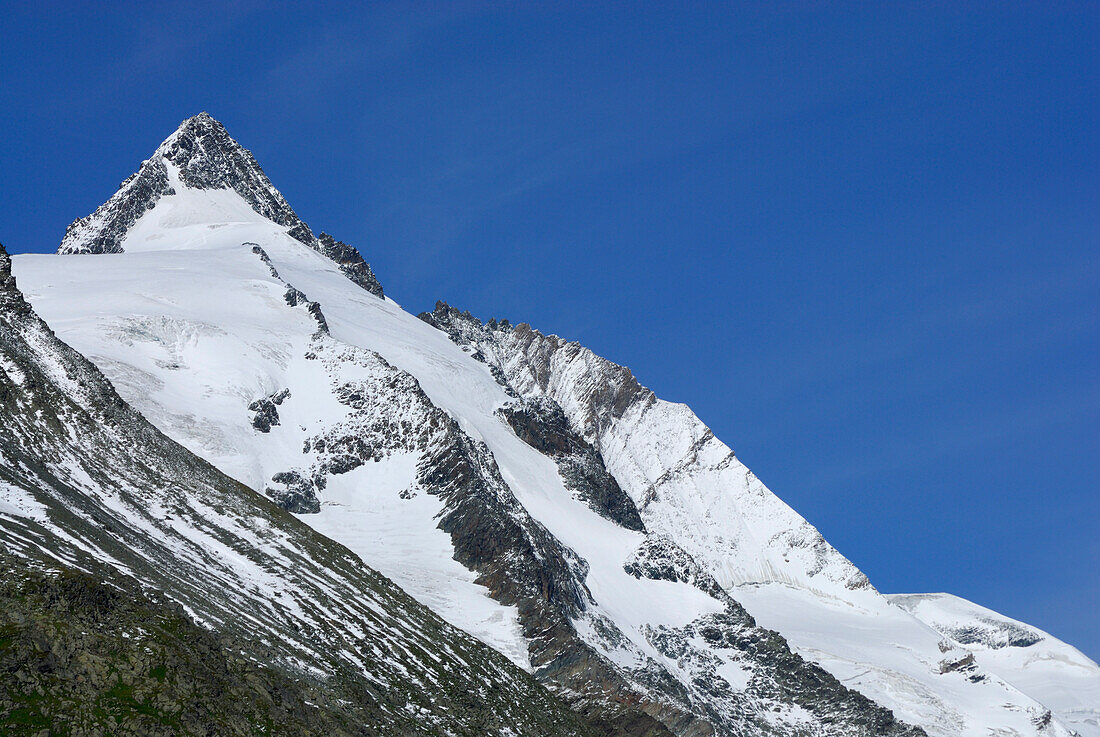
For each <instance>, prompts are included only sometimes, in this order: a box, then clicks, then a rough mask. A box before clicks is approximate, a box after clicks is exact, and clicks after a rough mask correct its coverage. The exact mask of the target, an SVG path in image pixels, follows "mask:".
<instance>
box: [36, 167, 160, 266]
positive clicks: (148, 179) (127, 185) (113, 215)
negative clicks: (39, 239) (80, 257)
mask: <svg viewBox="0 0 1100 737" xmlns="http://www.w3.org/2000/svg"><path fill="white" fill-rule="evenodd" d="M175 193H176V191H175V190H174V189H173V188H172V185H171V183H170V182H169V181H168V170H167V169H166V168H165V165H164V160H163V158H161V157H158V156H156V155H154V156H153V158H151V159H149V160H148V161H146V162H144V163H143V164H142V165H141V169H140V170H138V171H137V173H135V174H131V175H130V176H129V177H128V178H127V179H126V180H125V181H124V182H122V184H120V185H119V188H118V192H116V193H115V195H114V197H112V198H111V199H109V200H108V201H107V202H106V203H104V204H103V205H101V206H100V207H99V208H98V209H97V210H96V211H95V212H94V213H92V214H91V215H88V216H86V217H82V218H77V219H76V220H74V221H73V222H72V223H70V224H69V227H68V228H66V229H65V237H64V238H62V240H61V246H60V248H58V250H57V252H58V253H122V241H123V239H124V238H125V237H126V233H127V232H128V231H129V230H130V226H132V225H133V224H134V223H136V222H137V221H138V218H140V217H141V216H142V215H144V214H145V213H146V211H148V210H151V209H153V206H154V205H156V204H157V201H158V200H159V199H160V198H161V197H163V196H164V195H171V194H175Z"/></svg>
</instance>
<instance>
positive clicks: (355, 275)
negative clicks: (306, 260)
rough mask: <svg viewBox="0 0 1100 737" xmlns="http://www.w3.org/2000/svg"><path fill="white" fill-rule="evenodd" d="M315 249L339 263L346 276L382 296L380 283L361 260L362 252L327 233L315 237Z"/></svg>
mask: <svg viewBox="0 0 1100 737" xmlns="http://www.w3.org/2000/svg"><path fill="white" fill-rule="evenodd" d="M317 243H318V247H317V250H318V251H320V252H321V253H323V254H324V255H326V256H328V257H329V258H330V259H332V260H333V261H335V262H336V263H337V265H339V267H340V270H341V271H343V272H344V275H345V276H347V278H349V279H351V280H352V281H353V282H355V283H356V284H358V285H359V286H361V287H363V289H366V290H367V291H368V292H370V293H371V294H373V295H374V296H376V297H384V296H385V295H384V294H383V292H382V285H381V284H380V283H379V282H378V279H377V277H375V275H374V272H373V271H371V268H370V264H368V263H367V262H366V261H364V260H363V254H361V253H359V251H358V250H357V249H355V248H352V247H351V246H349V245H348V244H347V243H344V242H343V241H338V240H336V239H335V238H333V237H332V236H331V235H329V234H328V233H321V235H319V236H318V237H317Z"/></svg>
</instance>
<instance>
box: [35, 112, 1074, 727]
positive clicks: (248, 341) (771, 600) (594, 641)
mask: <svg viewBox="0 0 1100 737" xmlns="http://www.w3.org/2000/svg"><path fill="white" fill-rule="evenodd" d="M349 249H350V247H347V246H345V245H344V244H341V243H339V242H338V241H335V240H333V239H329V238H328V237H327V236H321V237H319V238H315V237H314V236H313V235H312V231H311V230H310V229H309V228H308V227H307V226H306V225H305V224H304V223H302V221H301V220H300V219H299V218H298V217H297V215H295V214H294V212H293V210H291V209H290V207H289V205H288V204H287V203H286V201H285V200H284V199H283V198H282V196H281V195H279V193H278V192H277V190H275V188H274V187H273V186H272V185H271V183H270V182H269V181H268V179H267V177H266V176H265V175H264V174H263V172H262V170H261V169H260V168H259V166H258V164H257V163H256V161H255V159H254V158H253V157H252V156H251V154H249V153H248V152H247V151H246V150H244V149H243V148H242V147H240V146H239V145H238V144H237V143H236V142H235V141H233V140H232V139H231V138H230V137H229V136H228V134H227V133H226V132H225V129H224V128H223V127H222V126H221V125H220V124H219V123H217V122H216V121H214V120H213V119H212V118H210V117H209V116H207V115H205V114H203V115H200V116H196V117H195V118H191V119H189V120H188V121H185V122H184V123H183V124H182V125H181V127H180V129H179V130H177V131H176V132H175V133H174V134H173V135H172V136H170V137H169V138H168V139H167V140H166V141H165V142H164V143H163V144H161V146H160V147H159V148H158V149H157V150H156V152H155V153H154V155H153V156H152V157H151V158H150V159H149V160H147V161H146V162H144V163H143V164H142V166H141V169H140V170H139V171H138V172H137V174H135V175H134V176H132V177H131V178H130V179H128V180H126V182H124V183H123V185H122V187H121V188H120V189H119V191H118V192H117V193H116V194H115V195H114V196H113V197H112V198H111V199H110V200H109V201H108V202H107V203H105V204H104V205H103V206H102V207H100V208H99V209H98V210H97V211H96V212H95V213H94V214H93V215H91V216H89V217H87V218H83V219H81V220H77V221H76V222H74V223H73V225H72V226H70V228H69V230H68V232H67V233H66V236H65V240H64V242H63V243H62V246H61V249H60V251H59V253H60V254H62V255H56V256H21V257H18V258H17V259H16V266H15V269H16V271H17V273H18V276H19V278H20V280H21V283H22V285H23V287H24V289H25V290H26V292H27V295H28V298H29V299H30V301H31V302H32V303H33V304H34V306H35V308H36V310H38V312H39V313H40V314H41V315H42V316H43V317H44V318H45V319H46V320H47V322H48V323H49V324H50V325H51V326H52V327H53V328H54V329H55V330H57V331H58V333H59V335H60V336H61V337H62V338H64V339H65V340H66V341H67V342H68V343H70V344H71V345H72V346H74V347H75V348H76V349H78V350H79V351H81V352H82V353H83V354H84V355H86V356H87V357H88V358H89V359H90V360H91V361H92V362H94V363H95V364H96V365H97V366H98V367H99V368H100V369H101V370H102V371H103V373H104V374H105V375H106V376H107V377H108V378H109V379H110V380H111V382H112V383H113V384H114V386H115V387H117V389H118V391H119V393H120V394H121V395H122V397H123V398H124V399H126V400H127V401H128V402H130V403H131V404H132V405H133V406H134V407H135V408H136V409H137V410H138V411H140V412H141V413H142V414H143V415H144V416H145V417H146V418H148V420H149V421H151V422H152V423H153V424H154V425H155V426H156V427H157V428H158V429H159V430H161V431H163V432H164V433H165V434H166V435H168V436H169V437H171V438H173V439H174V440H176V441H177V442H179V443H181V444H182V445H183V446H185V447H186V448H188V449H189V450H190V451H193V452H194V453H195V454H197V455H198V456H201V457H202V458H204V459H206V460H207V461H209V462H210V463H212V464H213V465H214V466H216V467H217V468H218V469H219V470H221V471H223V472H224V473H226V474H228V475H229V476H231V477H233V478H236V479H238V480H240V481H242V482H244V483H245V484H246V485H247V486H248V487H250V488H251V489H253V490H255V492H256V493H257V498H258V497H259V496H260V495H263V496H266V497H267V498H268V499H269V500H271V501H272V502H274V503H276V504H278V505H279V506H282V507H283V508H284V509H286V510H289V511H290V512H293V513H294V514H296V515H298V517H299V519H300V520H301V521H303V522H305V523H306V524H308V525H310V526H311V527H313V528H314V529H315V530H316V531H317V532H319V533H321V534H322V535H324V536H327V537H329V538H332V539H333V540H335V541H337V542H338V543H342V544H343V545H346V546H347V547H348V548H349V549H350V550H351V551H353V552H354V553H355V554H356V555H358V556H359V557H360V558H362V560H363V561H365V562H366V563H367V564H368V565H370V566H372V567H374V568H376V569H378V570H379V571H380V572H382V573H383V574H385V575H386V576H388V577H390V578H391V579H392V580H393V581H394V582H395V583H397V584H398V585H399V586H400V587H402V588H403V589H405V591H407V592H408V593H409V594H411V595H412V596H413V597H414V598H415V599H416V600H418V601H419V602H420V603H421V604H423V605H425V606H427V607H429V608H430V609H431V610H433V611H434V612H435V613H436V614H438V615H439V616H441V617H443V618H444V619H446V620H447V621H448V622H450V623H451V624H452V625H454V626H456V627H458V628H460V629H462V630H465V631H466V632H469V633H470V634H472V635H474V636H475V637H477V638H479V639H480V640H482V641H483V642H485V643H487V644H489V645H491V646H492V647H493V648H495V649H496V650H498V651H499V652H501V653H503V654H504V655H506V656H507V657H508V658H509V659H511V660H512V662H513V663H515V664H516V665H518V666H520V667H521V668H523V669H526V670H529V671H531V672H533V673H534V675H535V676H536V677H537V678H538V679H539V680H540V681H542V682H543V683H544V684H546V685H548V686H549V687H550V688H551V689H552V690H553V691H555V692H556V693H558V694H559V695H561V696H562V697H563V698H564V699H565V700H566V701H567V702H568V703H569V704H571V705H572V706H573V708H574V709H575V710H577V711H578V712H579V713H580V714H581V715H583V716H584V717H585V718H586V719H587V720H588V722H589V724H590V725H592V726H593V727H595V728H596V729H598V730H603V731H605V732H606V733H613V734H631V735H635V734H636V735H643V734H653V735H656V734H676V735H692V736H694V735H707V734H718V735H734V734H784V735H786V734H794V735H797V734H815V735H845V734H853V735H854V734H866V735H870V734H876V735H878V734H882V735H890V734H920V733H921V732H922V731H923V732H924V733H927V734H930V735H945V736H946V735H1068V734H1070V732H1069V730H1068V729H1067V726H1066V723H1064V722H1063V713H1062V711H1061V710H1060V707H1059V708H1055V707H1054V705H1053V703H1047V701H1049V693H1048V692H1046V691H1043V689H1042V688H1037V687H1035V684H1034V683H1031V682H1024V681H1019V680H1014V679H1013V674H1010V673H1008V672H1002V671H1001V670H998V669H997V668H995V667H994V666H993V665H992V664H990V665H989V666H988V667H987V666H986V665H985V664H984V663H983V662H981V661H980V659H978V658H975V657H973V656H972V654H971V652H970V651H969V650H967V649H966V643H961V642H957V641H955V640H952V639H951V638H950V636H948V635H945V634H943V633H941V632H940V631H938V628H937V625H936V624H935V623H934V622H931V621H927V618H926V617H923V616H920V613H919V612H917V616H914V613H913V612H911V611H909V608H907V607H903V606H899V605H898V604H896V603H893V602H891V601H890V600H888V599H887V598H886V597H883V596H882V595H880V594H879V593H878V592H877V591H876V590H875V589H874V587H873V586H872V585H871V583H870V582H869V581H868V580H867V578H866V576H864V575H863V574H862V573H861V572H860V571H859V570H858V569H857V568H856V567H855V566H853V565H852V564H851V563H850V562H849V561H848V560H847V559H845V558H844V557H843V556H842V555H841V554H840V553H839V552H837V551H836V550H835V549H834V548H832V546H830V545H829V544H828V543H827V542H826V541H825V540H824V539H823V538H822V536H821V535H820V533H818V532H817V530H816V529H814V528H813V527H812V525H810V524H809V523H808V522H807V521H806V520H804V519H802V518H801V517H800V516H799V515H798V514H797V513H796V512H794V511H793V510H792V509H791V508H790V507H788V506H787V505H786V504H784V503H783V502H782V501H781V500H780V499H779V498H778V497H776V496H775V495H774V494H772V493H771V492H770V491H769V490H768V489H767V488H766V487H765V486H764V485H763V484H762V483H761V482H760V481H759V480H758V479H756V477H755V476H753V475H752V473H751V472H750V471H749V470H748V469H747V468H746V467H745V466H744V465H743V464H741V462H740V461H739V460H738V459H737V458H736V457H735V456H734V454H733V453H732V452H731V451H730V450H729V448H728V447H727V446H725V445H724V444H723V443H722V442H721V441H719V440H718V439H717V438H715V437H714V435H713V434H712V433H711V432H710V430H709V429H708V428H707V427H706V426H705V425H704V424H703V423H702V422H701V421H700V420H699V419H698V418H697V417H695V415H694V414H693V413H692V412H691V411H690V409H688V408H687V407H685V406H683V405H675V404H671V403H668V402H664V401H662V400H659V399H658V398H656V397H655V396H654V395H653V393H652V392H650V391H649V390H647V389H645V388H644V387H642V386H641V385H640V384H639V383H638V382H637V381H636V380H635V379H634V377H633V375H632V374H631V372H630V371H629V370H628V369H626V368H624V367H621V366H617V365H615V364H613V363H610V362H608V361H606V360H604V359H601V358H599V357H597V356H595V355H594V354H592V353H591V352H590V351H588V350H587V349H584V348H583V347H581V346H580V345H578V344H576V343H571V342H567V341H564V340H562V339H560V338H558V337H556V336H552V335H551V336H546V335H543V334H541V333H539V332H538V331H537V330H534V329H532V328H530V327H529V326H527V325H522V324H521V325H515V326H514V325H512V324H510V323H508V322H506V321H505V322H499V323H498V322H496V321H490V322H489V323H487V324H483V323H481V322H480V321H478V320H476V319H474V318H473V317H472V316H470V315H469V314H468V313H462V312H459V311H458V310H456V309H454V308H451V307H448V306H447V305H445V304H442V303H440V304H438V305H437V306H436V309H435V310H434V311H433V312H431V313H426V314H423V315H421V316H420V318H419V319H418V318H417V317H414V316H413V315H411V314H409V313H407V312H405V311H404V310H402V309H401V307H400V306H399V305H398V304H396V303H395V302H393V301H392V299H389V298H388V297H386V296H385V295H384V293H383V291H382V288H381V286H380V285H379V284H378V283H377V280H376V279H375V278H374V275H373V274H372V273H371V272H370V270H369V267H368V266H366V264H365V262H363V259H362V257H361V256H360V255H359V254H358V252H355V254H354V256H350V255H349V253H348V251H349ZM351 250H352V251H353V250H354V249H351ZM367 275H369V278H367ZM391 291H392V290H391ZM257 504H258V503H257ZM1067 647H1068V646H1067ZM1082 657H1083V656H1082ZM1048 707H1051V708H1055V711H1054V713H1052V712H1051V710H1050V708H1048ZM1065 717H1066V719H1067V720H1071V721H1073V722H1074V723H1076V724H1080V723H1082V720H1081V719H1079V718H1078V715H1076V714H1075V713H1074V714H1071V713H1069V712H1067V713H1066V715H1065Z"/></svg>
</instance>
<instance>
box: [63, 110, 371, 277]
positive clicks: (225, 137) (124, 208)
mask: <svg viewBox="0 0 1100 737" xmlns="http://www.w3.org/2000/svg"><path fill="white" fill-rule="evenodd" d="M179 187H184V188H187V189H199V190H225V189H228V190H232V191H234V192H236V193H237V194H238V195H240V197H241V199H243V200H244V201H245V202H246V203H247V204H248V206H249V207H251V208H252V209H253V210H254V211H255V212H256V213H258V214H259V215H261V216H263V217H265V218H267V219H268V220H270V221H272V222H273V223H276V224H277V225H281V226H283V227H285V228H286V229H287V230H286V232H287V234H288V235H290V236H291V237H293V238H295V239H296V240H298V241H300V242H301V243H302V244H304V245H306V246H309V247H310V248H313V249H314V250H316V251H319V252H320V253H322V254H324V255H325V256H327V257H328V258H330V259H332V260H333V261H335V262H336V263H337V264H338V265H339V266H340V269H341V270H342V271H343V272H344V274H345V275H346V276H347V277H348V278H349V279H351V280H352V281H353V282H355V283H356V284H358V285H359V286H361V287H363V288H364V289H366V290H367V291H369V292H371V293H372V294H375V295H377V296H379V297H382V296H383V290H382V285H381V284H380V283H379V282H378V279H377V278H376V277H375V275H374V272H373V271H372V270H371V268H370V265H369V264H367V263H366V261H364V259H363V256H362V254H360V253H359V251H358V250H357V249H355V248H353V247H352V246H349V245H347V244H346V243H343V242H341V241H338V240H336V239H335V238H333V237H332V236H330V235H328V234H327V233H321V234H320V235H319V236H315V235H314V234H313V231H312V230H310V228H309V226H308V225H306V224H305V223H304V222H302V219H301V218H299V217H298V215H297V213H295V212H294V210H293V208H291V206H290V204H289V203H288V202H287V201H286V198H284V197H283V195H282V194H281V193H280V192H279V190H277V189H275V187H274V185H272V184H271V180H270V179H268V178H267V175H266V174H264V171H263V169H262V168H260V165H259V163H258V162H257V161H256V158H255V157H254V156H253V155H252V152H250V151H249V150H248V149H246V148H245V147H244V146H242V145H241V144H239V143H238V142H237V141H236V140H234V139H233V138H232V137H231V136H230V135H229V132H228V131H226V129H225V126H224V125H222V124H221V123H220V122H218V121H217V120H215V119H214V118H213V117H211V116H210V115H209V114H208V113H206V112H201V113H199V114H198V115H195V116H193V117H190V118H188V119H187V120H185V121H183V122H182V123H181V124H180V126H179V128H177V129H176V131H175V132H174V133H172V135H170V136H168V138H166V139H165V140H164V142H163V143H161V144H160V146H158V147H157V150H156V151H155V152H154V153H153V155H152V156H151V157H150V158H149V159H147V160H146V161H144V162H143V163H142V165H141V168H139V169H138V171H137V172H136V173H134V174H132V175H130V176H129V177H128V178H127V179H126V180H125V181H123V182H122V184H121V185H120V186H119V188H118V191H117V192H115V194H114V195H113V196H112V197H111V198H110V199H109V200H107V201H106V202H105V203H103V204H102V205H100V206H99V208H97V209H96V211H95V212H93V213H92V214H91V215H88V216H86V217H82V218H78V219H76V220H74V221H73V222H72V223H71V224H70V225H69V227H68V228H67V229H66V231H65V237H64V238H63V239H62V241H61V245H60V247H59V248H58V249H57V252H58V253H59V254H63V255H64V254H82V253H91V254H104V253H122V252H123V251H124V250H125V249H124V248H123V242H124V240H125V238H126V235H127V234H128V233H129V231H130V229H131V228H132V227H133V226H134V224H135V223H137V221H138V220H139V219H140V218H141V216H142V215H144V214H145V213H146V212H147V211H149V210H151V209H153V208H154V207H156V205H157V203H158V202H159V201H160V199H161V198H162V197H166V196H171V195H175V194H177V188H179Z"/></svg>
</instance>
